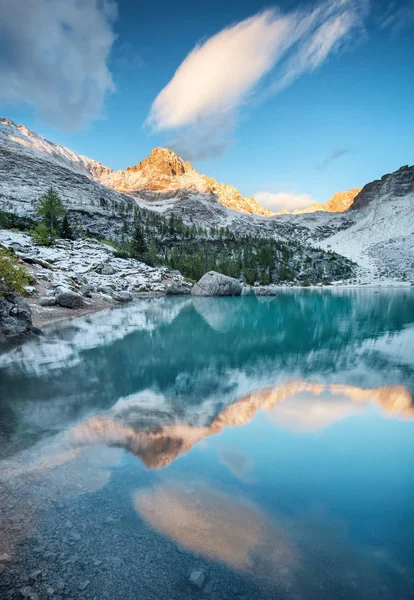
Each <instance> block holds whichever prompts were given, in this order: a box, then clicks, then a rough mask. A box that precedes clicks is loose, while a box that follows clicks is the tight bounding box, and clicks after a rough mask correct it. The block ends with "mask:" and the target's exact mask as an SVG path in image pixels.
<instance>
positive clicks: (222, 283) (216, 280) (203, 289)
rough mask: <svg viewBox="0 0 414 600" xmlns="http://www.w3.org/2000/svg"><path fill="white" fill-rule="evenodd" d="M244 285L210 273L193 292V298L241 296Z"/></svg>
mask: <svg viewBox="0 0 414 600" xmlns="http://www.w3.org/2000/svg"><path fill="white" fill-rule="evenodd" d="M241 291H242V285H241V283H240V281H237V279H233V277H227V275H222V274H221V273H217V272H216V271H209V272H208V273H206V274H205V275H203V276H202V278H201V279H200V280H199V281H197V283H196V284H195V285H194V286H193V288H192V290H191V294H192V295H193V296H240V294H241Z"/></svg>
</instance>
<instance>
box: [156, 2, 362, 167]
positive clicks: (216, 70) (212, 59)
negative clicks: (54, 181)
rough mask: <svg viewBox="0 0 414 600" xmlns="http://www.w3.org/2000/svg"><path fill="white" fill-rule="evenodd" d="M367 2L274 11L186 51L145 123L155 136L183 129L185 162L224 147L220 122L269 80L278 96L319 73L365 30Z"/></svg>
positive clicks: (233, 117) (270, 90) (232, 118)
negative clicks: (332, 56)
mask: <svg viewBox="0 0 414 600" xmlns="http://www.w3.org/2000/svg"><path fill="white" fill-rule="evenodd" d="M367 2H368V0H329V1H325V2H323V3H322V4H320V5H318V6H316V7H314V8H313V9H299V10H296V11H293V12H290V13H285V14H283V13H281V12H280V11H278V10H276V9H271V10H266V11H264V12H261V13H259V14H257V15H255V16H253V17H250V18H249V19H246V20H244V21H241V22H239V23H236V24H235V25H231V26H230V27H227V28H225V29H223V30H222V31H220V32H219V33H217V34H216V35H214V36H212V37H211V38H209V39H208V40H206V41H205V42H203V43H200V44H198V45H197V46H196V47H195V48H194V49H193V50H192V51H191V52H190V54H188V56H187V57H186V58H185V60H184V61H183V62H182V63H181V65H180V66H179V68H178V69H177V71H176V72H175V74H174V76H173V78H172V79H171V81H170V82H169V83H168V84H167V85H166V86H165V88H164V89H163V90H162V91H161V92H160V93H159V94H158V96H157V97H156V99H155V100H154V102H153V104H152V106H151V110H150V113H149V116H148V118H147V121H146V123H147V124H149V125H150V126H151V127H152V128H153V129H154V130H156V131H167V130H174V131H178V132H179V133H178V139H181V144H182V145H183V142H182V141H183V140H185V144H184V145H185V146H186V147H187V150H188V154H190V155H191V154H192V155H191V156H188V154H187V156H186V158H193V155H194V154H197V153H199V152H200V150H202V151H203V152H204V153H205V154H208V151H209V148H210V147H211V148H214V147H215V146H216V147H217V145H218V146H220V147H222V145H223V140H222V139H220V131H221V129H220V123H222V122H223V121H226V122H227V123H234V122H235V120H236V118H237V114H238V110H239V109H240V107H241V106H242V105H244V104H245V103H247V102H249V101H250V100H251V99H252V97H253V95H254V94H255V93H256V92H257V91H258V89H259V86H260V85H261V84H263V83H264V79H266V85H265V86H264V87H265V90H266V93H267V94H275V93H277V92H278V91H280V90H281V89H282V88H284V87H286V86H288V85H290V84H291V83H292V82H293V81H294V80H295V79H297V78H298V77H300V76H301V75H302V74H304V73H306V72H309V71H313V70H315V69H316V68H318V67H319V66H320V65H321V64H322V63H323V62H324V61H325V60H326V59H327V57H328V56H329V55H330V54H332V53H333V52H335V51H338V50H339V49H340V48H342V47H343V46H344V44H345V42H346V41H347V40H349V38H350V36H351V35H352V34H353V33H356V32H357V31H361V29H362V27H363V22H364V17H365V14H366V9H367V6H368V4H367ZM262 91H263V86H262ZM200 130H201V131H202V136H201V138H200V136H199V131H200ZM227 137H229V136H227ZM217 138H219V139H217Z"/></svg>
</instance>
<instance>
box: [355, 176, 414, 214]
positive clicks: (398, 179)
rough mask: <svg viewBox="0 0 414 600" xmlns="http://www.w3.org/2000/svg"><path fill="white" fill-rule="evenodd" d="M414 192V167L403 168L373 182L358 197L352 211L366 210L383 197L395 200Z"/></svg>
mask: <svg viewBox="0 0 414 600" xmlns="http://www.w3.org/2000/svg"><path fill="white" fill-rule="evenodd" d="M413 192H414V165H413V166H411V167H409V166H408V165H407V166H405V167H401V169H398V171H395V172H394V173H388V174H387V175H384V176H383V177H381V179H378V180H376V181H371V183H368V184H367V185H366V186H364V187H363V188H362V190H361V191H360V193H359V194H358V195H357V196H356V198H355V200H354V202H353V204H352V206H351V210H358V209H361V208H365V207H366V206H368V205H369V204H371V203H372V202H373V201H375V200H379V199H381V198H382V197H384V196H385V197H388V198H394V197H402V196H407V195H408V194H411V193H413Z"/></svg>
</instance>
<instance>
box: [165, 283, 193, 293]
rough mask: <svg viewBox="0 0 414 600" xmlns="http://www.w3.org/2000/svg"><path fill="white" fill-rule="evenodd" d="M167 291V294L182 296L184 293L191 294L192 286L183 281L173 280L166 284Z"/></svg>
mask: <svg viewBox="0 0 414 600" xmlns="http://www.w3.org/2000/svg"><path fill="white" fill-rule="evenodd" d="M165 293H166V294H167V296H181V295H183V294H190V293H191V289H190V286H189V285H188V284H186V283H184V282H183V281H173V282H171V283H169V284H168V285H166V287H165Z"/></svg>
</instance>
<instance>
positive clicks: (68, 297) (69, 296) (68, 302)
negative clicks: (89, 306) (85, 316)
mask: <svg viewBox="0 0 414 600" xmlns="http://www.w3.org/2000/svg"><path fill="white" fill-rule="evenodd" d="M56 304H59V305H60V306H64V307H65V308H82V306H84V301H83V299H82V296H79V294H76V293H75V292H71V291H67V292H60V293H59V294H58V295H57V296H56Z"/></svg>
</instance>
